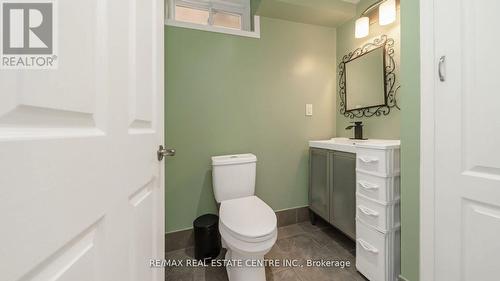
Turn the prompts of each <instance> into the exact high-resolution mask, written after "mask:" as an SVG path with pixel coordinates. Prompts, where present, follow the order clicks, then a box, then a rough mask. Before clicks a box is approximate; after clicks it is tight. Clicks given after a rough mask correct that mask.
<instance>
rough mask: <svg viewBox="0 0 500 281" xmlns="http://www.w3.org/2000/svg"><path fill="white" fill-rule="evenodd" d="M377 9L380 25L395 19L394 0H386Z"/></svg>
mask: <svg viewBox="0 0 500 281" xmlns="http://www.w3.org/2000/svg"><path fill="white" fill-rule="evenodd" d="M378 9H379V10H378V15H379V18H378V22H379V24H380V25H388V24H391V23H393V22H395V21H396V0H386V1H385V2H384V3H382V4H380V6H379V8H378Z"/></svg>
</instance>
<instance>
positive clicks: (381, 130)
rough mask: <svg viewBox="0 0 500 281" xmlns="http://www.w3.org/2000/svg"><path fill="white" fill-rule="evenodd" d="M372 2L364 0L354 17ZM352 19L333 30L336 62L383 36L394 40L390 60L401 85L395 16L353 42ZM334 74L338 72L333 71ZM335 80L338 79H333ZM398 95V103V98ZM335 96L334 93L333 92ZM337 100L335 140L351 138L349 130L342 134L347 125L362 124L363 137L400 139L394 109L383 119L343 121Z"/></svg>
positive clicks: (382, 117) (398, 116)
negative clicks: (335, 41)
mask: <svg viewBox="0 0 500 281" xmlns="http://www.w3.org/2000/svg"><path fill="white" fill-rule="evenodd" d="M373 2H376V0H364V1H362V2H360V4H359V5H358V8H357V10H358V15H359V14H361V13H362V12H363V10H364V9H365V8H366V7H368V6H369V5H370V4H372V3H373ZM355 20H356V18H355V19H353V20H350V21H348V22H346V23H345V24H343V25H341V26H340V27H338V28H337V62H338V63H340V62H341V61H342V57H343V56H344V55H346V54H348V53H349V52H352V51H354V50H355V49H357V48H359V47H362V46H363V45H364V44H366V43H369V42H373V39H374V38H377V37H380V35H382V34H385V35H387V36H388V37H390V38H393V39H394V41H395V42H394V51H395V54H394V60H395V61H396V69H395V74H396V79H397V80H396V87H397V86H398V85H399V84H401V80H400V79H401V76H400V51H399V50H400V45H401V40H400V28H399V27H400V26H399V13H398V18H397V20H396V22H394V23H392V24H390V25H387V26H380V25H379V24H378V23H375V24H372V25H370V34H369V35H368V36H367V37H365V38H361V39H356V38H355V37H354V24H355ZM337 74H338V70H337ZM337 81H338V77H337ZM399 94H400V93H399V92H398V99H397V100H398V102H399V100H400V99H401V98H400V97H399ZM337 96H338V93H337ZM339 109H340V97H337V111H336V115H337V136H338V137H352V136H353V132H352V131H351V130H349V131H346V130H345V128H346V127H347V126H349V125H350V122H354V121H363V123H364V128H363V133H364V136H365V137H367V138H378V139H399V138H400V117H401V111H400V110H398V109H397V108H392V109H391V113H390V114H389V115H387V116H374V117H370V118H367V117H363V118H355V119H351V118H347V117H345V116H344V115H342V114H340V112H339Z"/></svg>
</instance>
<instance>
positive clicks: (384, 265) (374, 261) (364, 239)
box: [356, 220, 400, 281]
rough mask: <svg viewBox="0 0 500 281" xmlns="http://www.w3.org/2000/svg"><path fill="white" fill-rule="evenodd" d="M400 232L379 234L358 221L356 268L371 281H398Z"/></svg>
mask: <svg viewBox="0 0 500 281" xmlns="http://www.w3.org/2000/svg"><path fill="white" fill-rule="evenodd" d="M399 244H400V230H399V229H397V230H394V231H390V232H387V233H383V232H379V231H377V230H375V229H373V228H371V227H369V226H368V225H366V224H364V223H363V222H361V221H359V220H358V221H356V268H357V270H358V271H359V272H361V273H362V274H363V275H364V276H366V277H367V278H368V279H369V280H370V281H396V280H398V276H399V274H400V262H399V259H400V248H399Z"/></svg>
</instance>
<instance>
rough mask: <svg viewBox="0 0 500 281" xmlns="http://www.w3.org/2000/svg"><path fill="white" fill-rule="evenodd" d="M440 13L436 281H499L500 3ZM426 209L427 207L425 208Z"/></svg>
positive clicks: (447, 6) (451, 6) (448, 4)
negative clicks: (499, 23) (499, 17)
mask: <svg viewBox="0 0 500 281" xmlns="http://www.w3.org/2000/svg"><path fill="white" fill-rule="evenodd" d="M434 5H435V6H434V7H435V15H434V22H435V33H436V34H435V37H434V38H435V56H436V60H435V62H436V64H438V61H439V59H440V58H441V56H444V57H443V61H444V62H443V63H442V65H441V75H442V78H443V79H444V81H440V79H439V78H438V75H437V74H438V73H436V77H435V89H436V90H435V93H434V95H435V97H434V99H435V109H434V110H435V116H436V117H435V126H436V127H435V148H434V151H435V224H434V231H435V233H434V234H435V257H434V258H435V265H434V268H435V280H439V281H441V280H442V281H448V280H463V281H476V280H481V281H496V280H500V266H499V265H500V115H499V113H500V56H499V53H498V46H499V45H500V31H499V29H498V26H499V25H498V11H500V1H498V0H483V1H477V0H459V1H457V0H438V1H434ZM437 67H438V66H437V65H436V69H437ZM425 106H427V105H426V104H422V107H425ZM427 207H428V206H427V205H426V202H422V205H421V208H427ZM422 258H426V257H422ZM427 258H429V259H432V258H433V257H427Z"/></svg>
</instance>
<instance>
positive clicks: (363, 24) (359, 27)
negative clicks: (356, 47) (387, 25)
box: [354, 17, 370, 38]
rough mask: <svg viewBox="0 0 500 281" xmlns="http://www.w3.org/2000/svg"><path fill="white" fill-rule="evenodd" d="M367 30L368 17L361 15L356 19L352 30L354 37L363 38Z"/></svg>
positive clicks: (368, 26) (366, 34) (368, 24)
mask: <svg viewBox="0 0 500 281" xmlns="http://www.w3.org/2000/svg"><path fill="white" fill-rule="evenodd" d="M369 31H370V19H369V18H368V17H361V18H359V19H357V20H356V27H355V32H354V33H355V37H356V38H363V37H366V36H368V33H369Z"/></svg>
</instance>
